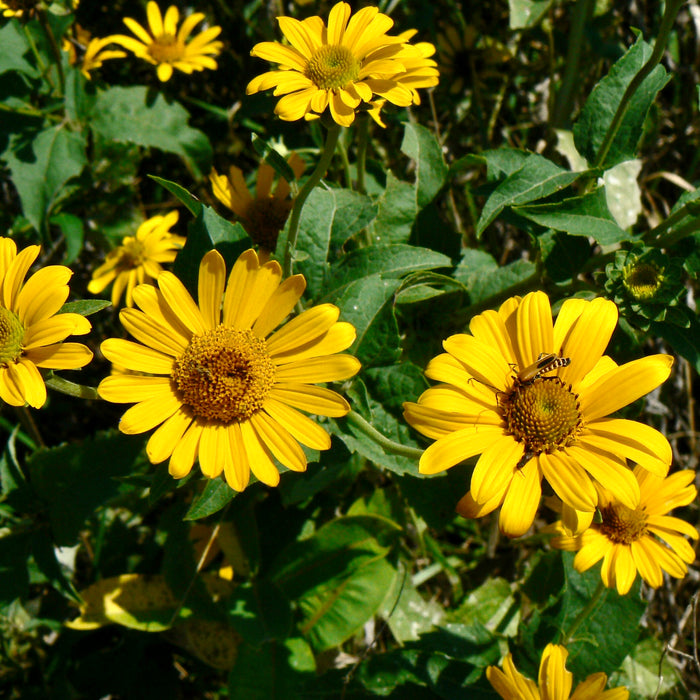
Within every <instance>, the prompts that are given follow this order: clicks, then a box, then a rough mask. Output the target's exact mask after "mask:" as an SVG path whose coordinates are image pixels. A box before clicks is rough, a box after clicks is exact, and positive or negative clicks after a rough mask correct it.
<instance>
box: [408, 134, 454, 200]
mask: <svg viewBox="0 0 700 700" xmlns="http://www.w3.org/2000/svg"><path fill="white" fill-rule="evenodd" d="M401 151H402V152H403V153H405V154H406V155H407V156H408V157H409V158H413V160H415V161H416V186H415V193H416V194H415V196H416V206H417V207H418V209H419V210H420V209H423V208H424V207H425V206H427V205H428V204H429V203H430V202H432V201H433V199H434V198H435V195H436V194H437V193H438V192H439V191H440V190H441V189H442V187H443V185H444V184H445V178H446V177H447V172H448V168H447V165H446V164H445V160H444V158H443V156H442V148H441V147H440V144H439V143H438V141H437V139H436V138H435V135H434V134H433V132H432V131H430V130H429V129H426V128H425V127H424V126H421V125H420V124H413V123H411V122H407V123H406V124H405V131H404V136H403V142H402V143H401Z"/></svg>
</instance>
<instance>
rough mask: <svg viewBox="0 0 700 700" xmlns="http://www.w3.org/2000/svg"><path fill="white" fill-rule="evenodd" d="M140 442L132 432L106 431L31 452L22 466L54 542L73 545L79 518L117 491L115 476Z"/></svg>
mask: <svg viewBox="0 0 700 700" xmlns="http://www.w3.org/2000/svg"><path fill="white" fill-rule="evenodd" d="M142 446H143V440H142V439H139V438H137V437H135V436H133V435H121V434H119V433H113V432H107V433H97V435H95V436H94V437H91V438H88V439H86V440H84V441H82V442H81V443H80V444H72V445H61V446H60V447H53V448H50V449H43V450H39V451H37V452H35V453H34V454H32V456H31V457H30V458H29V459H28V460H27V468H28V470H29V474H30V478H31V481H32V484H33V486H34V489H35V490H36V492H37V495H38V496H39V498H40V499H41V500H42V501H43V503H44V504H45V506H46V507H47V508H48V514H49V519H50V521H51V527H52V529H53V534H54V540H55V542H56V544H57V545H59V546H64V545H67V546H70V545H73V544H75V540H76V538H77V537H78V533H79V531H80V529H81V528H82V527H83V524H84V522H85V520H86V519H87V518H88V517H90V516H92V515H93V514H94V512H95V510H96V509H97V508H99V507H101V506H104V505H106V504H107V503H108V502H109V501H110V500H111V499H112V498H114V497H115V496H117V495H118V494H119V492H120V485H119V482H118V481H117V480H116V478H115V477H119V476H126V475H127V474H130V473H131V471H132V470H133V465H134V461H135V460H136V458H137V457H138V455H139V453H140V451H141V448H142Z"/></svg>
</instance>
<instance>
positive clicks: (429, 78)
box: [397, 29, 440, 105]
mask: <svg viewBox="0 0 700 700" xmlns="http://www.w3.org/2000/svg"><path fill="white" fill-rule="evenodd" d="M416 32H417V30H416V29H409V30H408V31H406V32H403V33H402V34H400V35H399V38H400V39H401V40H402V41H403V42H406V43H405V44H404V47H403V49H402V50H401V53H400V54H399V55H398V56H397V59H398V60H399V61H401V63H403V66H404V68H405V72H404V73H402V74H401V75H400V76H398V78H397V79H398V80H399V81H400V83H401V85H404V86H405V87H407V88H408V89H409V90H410V91H411V95H412V96H413V104H414V105H419V104H420V95H419V94H418V88H428V87H434V86H435V85H437V84H438V82H439V81H440V73H439V71H438V69H437V62H435V61H434V60H433V59H431V58H430V57H431V56H432V55H433V54H434V53H435V47H434V46H433V45H432V44H431V43H429V42H427V41H421V42H419V43H417V44H409V43H408V41H409V39H411V38H412V37H413V36H414V35H415V34H416Z"/></svg>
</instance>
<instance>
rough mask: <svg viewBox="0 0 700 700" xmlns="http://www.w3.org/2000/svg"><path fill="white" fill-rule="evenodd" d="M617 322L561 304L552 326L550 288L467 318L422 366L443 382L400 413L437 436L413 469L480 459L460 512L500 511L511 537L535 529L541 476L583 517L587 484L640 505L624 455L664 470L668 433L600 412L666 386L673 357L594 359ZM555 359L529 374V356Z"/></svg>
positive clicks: (584, 306)
mask: <svg viewBox="0 0 700 700" xmlns="http://www.w3.org/2000/svg"><path fill="white" fill-rule="evenodd" d="M616 323H617V307H616V306H615V304H613V303H612V302H610V301H607V300H605V299H595V300H593V301H590V302H589V301H585V300H583V299H569V300H568V301H566V302H564V304H563V305H562V307H561V311H560V312H559V315H558V317H557V320H556V323H553V321H552V311H551V308H550V305H549V299H548V298H547V295H546V294H544V293H542V292H533V293H531V294H528V295H527V296H525V297H524V298H522V299H521V298H519V297H513V298H511V299H509V300H508V301H506V302H505V303H504V304H503V305H502V306H501V308H500V309H499V310H498V311H486V312H484V313H482V314H479V315H478V316H475V317H474V318H473V319H472V321H471V323H470V325H469V329H470V331H471V335H467V334H459V335H453V336H451V337H450V338H448V339H447V340H445V341H444V342H443V347H444V348H445V350H446V351H447V352H446V353H445V354H442V355H439V356H437V357H435V358H433V360H431V362H430V363H429V365H428V367H427V369H426V375H427V376H428V377H429V378H430V379H433V380H436V381H440V382H443V383H442V384H439V385H438V386H435V387H432V388H430V389H428V390H426V391H425V392H424V393H423V394H422V395H421V397H420V398H419V400H418V403H406V404H404V408H405V411H404V416H405V418H406V420H407V421H408V422H409V423H410V424H411V425H412V426H413V427H414V428H416V430H418V431H419V432H421V433H423V434H424V435H427V436H428V437H430V438H433V439H435V440H436V442H435V443H433V444H432V445H430V446H429V447H428V448H427V449H426V450H425V452H424V453H423V455H422V457H421V459H420V465H419V468H420V471H421V473H423V474H435V473H437V472H441V471H443V470H445V469H448V468H449V467H452V466H453V465H455V464H458V463H460V462H462V461H463V460H465V459H469V458H470V457H473V456H474V455H478V454H480V455H481V457H480V458H479V460H478V461H477V463H476V467H475V468H474V472H473V474H472V478H471V490H470V492H469V493H467V495H466V496H465V497H464V498H462V500H461V501H460V502H459V504H458V506H457V510H458V512H460V513H461V514H462V515H464V516H465V517H480V516H482V515H485V514H487V513H490V512H491V511H493V510H495V509H496V508H498V507H499V506H500V507H501V512H500V517H499V525H500V528H501V531H502V532H504V533H505V534H506V535H508V536H510V537H518V536H520V535H522V534H524V533H525V532H527V530H528V529H529V528H530V526H531V525H532V522H533V520H534V517H535V513H536V511H537V507H538V505H539V502H540V496H541V493H542V487H541V482H542V478H543V477H544V478H546V479H547V481H548V482H549V484H550V485H551V487H552V488H553V489H554V492H555V493H556V494H557V495H558V496H559V497H560V498H561V500H562V501H563V502H564V503H565V504H567V505H568V506H570V507H571V508H574V509H576V510H578V511H585V512H587V513H592V512H593V511H594V510H595V508H596V506H597V503H598V494H597V492H596V490H595V487H594V485H593V480H595V481H597V482H599V483H600V484H601V485H602V486H604V487H605V488H607V489H608V490H609V491H610V492H611V493H613V494H615V496H616V497H617V498H619V499H620V501H621V502H622V503H624V504H625V505H626V506H627V507H628V508H636V507H637V505H638V504H639V497H640V494H639V484H638V482H637V480H636V479H635V478H634V475H633V474H632V471H631V470H630V469H628V467H627V464H626V461H625V460H626V459H630V460H633V461H635V462H637V463H638V464H640V465H641V466H642V467H644V468H645V469H648V470H649V471H651V472H652V473H654V474H656V475H657V476H659V477H664V476H666V474H667V473H668V467H669V465H670V463H671V447H670V445H669V444H668V440H666V438H665V437H664V436H663V435H662V434H661V433H659V432H658V431H657V430H654V429H653V428H651V427H649V426H646V425H643V424H642V423H638V422H636V421H631V420H625V419H621V418H611V417H609V416H610V414H612V413H614V412H615V411H617V410H619V409H620V408H622V407H623V406H626V405H627V404H629V403H631V402H632V401H635V400H636V399H638V398H640V397H641V396H644V395H645V394H646V393H648V392H649V391H651V390H652V389H654V388H656V387H657V386H658V385H659V384H661V383H662V382H663V381H665V379H666V378H667V377H668V375H669V374H670V371H671V365H672V364H673V358H672V357H670V356H668V355H653V356H649V357H644V358H642V359H640V360H634V361H632V362H628V363H627V364H624V365H622V366H619V367H618V366H617V365H616V364H615V362H613V360H612V359H611V358H610V357H608V356H606V355H603V352H604V351H605V347H606V345H607V344H608V341H609V340H610V337H611V335H612V333H613V330H614V329H615V325H616ZM543 353H544V354H545V355H544V361H542V358H543ZM558 356H561V357H562V358H565V359H564V360H561V361H554V362H552V363H550V364H551V367H549V368H547V367H545V370H547V371H543V372H542V371H540V372H538V371H537V367H538V364H536V363H537V362H538V359H539V360H540V362H539V365H542V364H547V358H548V357H553V358H556V357H558ZM564 365H566V366H564Z"/></svg>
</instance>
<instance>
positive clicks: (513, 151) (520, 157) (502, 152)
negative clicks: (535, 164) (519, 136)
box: [479, 146, 532, 182]
mask: <svg viewBox="0 0 700 700" xmlns="http://www.w3.org/2000/svg"><path fill="white" fill-rule="evenodd" d="M531 155H532V153H530V152H529V151H522V150H520V149H519V148H508V147H507V146H504V147H502V148H494V149H492V150H489V151H484V152H483V153H481V154H479V157H480V158H481V160H483V161H484V162H485V163H486V179H487V180H488V182H498V181H499V180H503V179H505V178H507V177H508V176H509V175H514V174H515V173H517V172H518V170H520V169H521V168H522V167H523V166H524V165H525V163H526V162H527V159H528V158H530V156H531Z"/></svg>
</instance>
